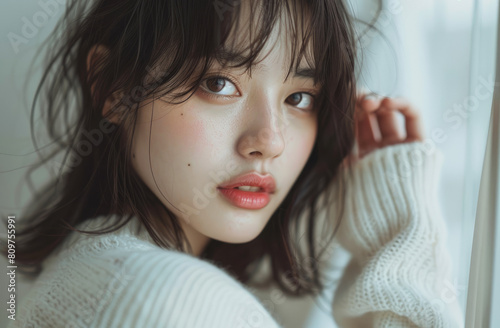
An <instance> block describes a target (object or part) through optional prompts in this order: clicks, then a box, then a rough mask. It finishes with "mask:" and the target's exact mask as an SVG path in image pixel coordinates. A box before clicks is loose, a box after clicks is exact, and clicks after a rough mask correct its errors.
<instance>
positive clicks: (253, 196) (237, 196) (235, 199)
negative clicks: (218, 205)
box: [218, 188, 269, 210]
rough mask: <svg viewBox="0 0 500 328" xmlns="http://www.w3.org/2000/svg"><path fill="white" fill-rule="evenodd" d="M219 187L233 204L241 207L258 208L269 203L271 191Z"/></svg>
mask: <svg viewBox="0 0 500 328" xmlns="http://www.w3.org/2000/svg"><path fill="white" fill-rule="evenodd" d="M218 189H219V191H220V192H221V194H222V195H223V196H224V197H226V199H227V200H229V201H230V202H231V203H232V204H233V205H235V206H238V207H241V208H245V209H249V210H258V209H260V208H263V207H265V206H266V205H267V204H268V203H269V193H267V192H254V191H244V190H239V189H234V188H231V189H223V188H218Z"/></svg>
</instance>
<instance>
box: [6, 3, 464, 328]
mask: <svg viewBox="0 0 500 328" xmlns="http://www.w3.org/2000/svg"><path fill="white" fill-rule="evenodd" d="M52 40H53V42H52V43H49V45H50V49H49V50H50V52H49V56H50V57H49V58H50V60H49V62H48V66H47V69H46V72H45V75H44V76H43V80H42V81H41V84H40V87H39V89H38V92H37V98H36V100H37V102H36V104H39V105H40V106H41V108H42V109H43V110H45V111H46V112H45V116H44V117H45V119H46V121H47V127H48V131H49V133H50V137H51V138H52V139H53V140H54V142H55V144H56V145H57V146H58V147H57V149H56V150H55V151H54V152H53V153H51V154H49V156H47V157H46V158H45V159H44V162H45V163H47V162H50V161H51V160H53V158H54V157H55V156H56V155H57V154H58V153H59V151H60V150H66V152H65V153H64V154H65V156H64V158H63V160H62V165H61V170H60V174H59V176H58V177H57V179H55V180H54V181H52V182H51V183H50V184H49V185H47V186H46V187H45V189H43V190H42V192H40V193H39V194H38V195H37V196H36V198H35V199H34V201H33V204H31V206H30V207H29V212H27V213H24V215H23V216H24V217H23V219H22V221H21V222H20V223H22V224H23V225H22V226H20V227H18V229H17V231H18V232H17V236H16V263H18V264H19V265H20V267H22V268H23V269H24V270H25V271H28V269H33V270H31V272H32V273H33V275H35V276H36V282H35V285H34V288H33V289H32V290H31V291H30V293H29V295H26V296H24V299H23V300H21V302H22V306H21V307H20V308H19V310H18V313H17V314H16V320H15V321H13V322H12V327H278V326H279V323H278V322H277V321H276V320H275V319H274V318H273V316H272V313H270V312H268V311H267V310H266V309H265V307H264V306H263V304H261V303H260V302H259V301H258V300H257V298H256V297H255V296H253V295H252V294H251V293H250V292H249V291H248V289H247V286H246V285H245V284H247V283H250V281H251V280H252V278H253V277H254V276H255V274H256V273H257V272H258V270H259V269H260V268H261V266H262V264H263V263H264V260H265V259H267V260H269V264H270V267H271V273H270V274H269V276H267V278H268V279H267V280H268V281H269V282H272V283H274V284H276V285H277V286H278V288H279V289H280V290H281V291H282V292H284V293H286V294H287V295H294V296H297V297H298V296H304V295H316V294H318V293H320V292H321V291H322V290H323V288H324V286H325V281H324V280H323V279H322V277H321V270H320V263H321V261H323V260H324V258H323V257H322V256H323V255H324V252H325V250H326V249H327V247H329V246H330V245H331V243H339V244H340V245H342V246H343V247H344V248H345V249H347V250H348V251H349V252H350V253H351V254H352V259H351V261H350V263H349V265H348V266H347V268H346V269H345V271H344V274H343V279H342V281H341V282H340V285H339V287H338V288H337V292H336V295H335V301H334V303H333V304H332V309H333V315H334V318H332V320H333V319H334V320H336V321H337V323H338V325H339V326H340V327H460V326H461V325H462V322H461V320H462V316H461V313H460V310H459V309H458V307H457V306H456V302H448V301H447V299H443V296H442V293H443V291H444V289H445V287H446V282H447V279H448V277H449V272H448V271H449V268H450V262H449V258H448V254H447V252H446V248H445V243H446V242H445V241H446V233H445V232H446V230H445V225H444V222H443V220H442V218H441V215H440V213H439V206H438V204H437V203H436V198H437V197H436V195H437V194H436V189H437V181H438V174H439V171H438V170H439V164H440V160H441V156H442V155H441V154H440V153H439V152H437V151H436V150H435V149H433V148H432V147H428V145H427V144H426V143H424V142H423V141H424V135H423V132H422V126H421V123H420V120H419V115H418V113H417V112H416V111H415V110H414V109H413V108H412V107H411V106H410V105H409V104H407V103H406V102H404V101H403V100H401V99H391V98H383V99H381V98H369V97H365V95H364V94H359V93H358V95H357V91H356V68H357V66H358V64H357V61H356V56H357V49H356V37H355V33H354V29H353V20H352V18H351V17H350V16H349V12H348V10H347V7H346V4H345V3H344V2H342V1H339V0H316V1H299V0H288V1H279V0H276V1H271V0H266V1H249V0H242V1H228V2H225V1H218V0H213V1H212V0H211V1H195V0H168V1H165V0H162V1H160V0H142V1H133V0H96V1H90V2H88V1H81V0H75V1H70V2H69V4H68V9H67V11H66V13H65V15H64V18H63V20H62V21H61V23H60V25H59V26H58V29H57V30H56V32H55V33H54V35H53V39H52ZM39 95H44V97H43V98H42V97H39ZM397 112H400V113H402V114H403V115H404V116H405V122H406V124H405V131H402V132H401V131H399V130H398V126H397V120H396V113H397ZM75 113H76V115H75ZM377 126H378V129H379V130H380V131H378V133H377V131H376V130H377V129H376V127H377ZM374 127H375V129H374ZM328 229H329V230H328ZM318 230H321V236H320V233H318ZM325 231H328V232H329V233H328V234H327V236H328V237H327V238H325V237H324V235H325V234H324V232H325ZM334 238H335V239H334Z"/></svg>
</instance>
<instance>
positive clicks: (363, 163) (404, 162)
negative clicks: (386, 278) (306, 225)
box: [338, 142, 446, 265]
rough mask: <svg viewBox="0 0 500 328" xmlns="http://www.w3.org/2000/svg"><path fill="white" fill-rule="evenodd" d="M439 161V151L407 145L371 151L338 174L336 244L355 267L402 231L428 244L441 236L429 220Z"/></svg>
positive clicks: (440, 226) (440, 227) (434, 213)
mask: <svg viewBox="0 0 500 328" xmlns="http://www.w3.org/2000/svg"><path fill="white" fill-rule="evenodd" d="M442 162H443V155H442V153H441V151H440V150H438V149H436V148H430V147H428V146H427V145H426V144H424V143H422V142H412V143H405V144H398V145H394V146H388V147H385V148H382V149H379V150H376V151H374V152H372V153H370V154H368V155H367V156H365V157H363V158H362V159H361V160H359V161H358V162H356V163H355V164H353V165H352V166H351V168H350V169H349V168H348V169H344V170H343V171H342V173H341V174H342V175H343V176H344V178H345V181H346V182H347V183H346V197H345V203H344V205H345V208H344V210H345V212H344V214H345V215H344V218H343V219H342V222H341V224H340V230H339V233H338V239H339V241H340V243H341V244H342V245H343V246H344V247H345V248H346V249H347V250H348V251H350V252H351V254H352V255H353V257H354V258H355V259H356V260H357V261H358V263H359V264H360V265H364V264H365V263H366V261H368V260H369V259H370V258H371V257H372V256H373V255H374V254H375V253H376V252H377V251H378V250H380V249H381V248H382V247H384V245H386V244H387V243H389V242H391V240H392V239H393V238H394V237H395V236H396V235H398V233H399V232H401V231H402V230H406V231H408V237H409V238H411V237H412V236H418V239H419V242H423V243H428V244H434V243H435V242H436V240H437V239H438V238H442V236H441V237H439V236H440V235H442V234H445V233H446V228H445V226H444V222H442V221H440V220H435V218H437V217H440V213H439V210H440V208H439V206H438V203H437V199H438V194H437V191H438V183H439V178H440V176H439V175H440V168H441V165H442ZM433 218H434V220H432V219H433Z"/></svg>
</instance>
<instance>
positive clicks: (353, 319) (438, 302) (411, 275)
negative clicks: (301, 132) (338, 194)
mask: <svg viewBox="0 0 500 328" xmlns="http://www.w3.org/2000/svg"><path fill="white" fill-rule="evenodd" d="M422 149H424V145H423V144H422V143H410V144H403V145H396V146H391V147H386V148H383V149H381V150H377V151H375V152H373V153H371V154H369V155H367V156H366V157H364V158H363V159H362V160H360V161H359V162H357V163H356V164H355V165H354V166H353V168H352V173H353V174H352V175H350V176H348V184H347V197H346V203H345V205H346V208H345V210H346V212H345V217H344V219H343V222H342V224H341V225H340V230H339V231H338V234H337V236H338V237H337V238H338V242H339V243H340V244H341V245H342V246H343V247H344V248H345V249H347V250H348V251H349V252H350V253H351V254H352V259H351V262H350V263H349V265H348V266H347V267H346V268H345V271H344V273H343V278H342V280H341V282H340V283H339V288H338V289H337V292H336V294H335V299H334V302H333V313H334V316H335V320H336V321H337V323H338V324H339V327H425V328H428V327H463V323H462V314H461V312H460V309H459V308H458V306H457V304H456V302H449V301H447V300H448V299H443V298H442V296H441V295H442V292H443V290H444V288H445V286H446V282H447V281H446V280H447V279H448V277H449V274H450V272H449V269H450V267H451V261H450V259H449V256H448V253H447V251H446V248H445V243H446V227H445V224H444V222H443V221H442V218H441V214H440V212H439V206H438V204H437V192H436V191H437V181H438V178H439V176H438V173H439V172H438V171H439V166H440V162H441V161H442V155H441V154H440V153H439V152H437V151H434V152H432V153H431V154H427V153H425V152H422ZM417 153H420V157H418V154H417ZM334 186H335V185H334ZM115 218H116V217H115ZM111 219H113V216H111V217H109V218H108V217H104V216H103V217H97V218H94V219H92V220H88V221H86V222H84V223H82V224H81V225H79V226H78V228H79V229H83V230H93V229H98V228H103V225H104V224H106V223H107V222H110V220H111ZM9 327H11V328H15V327H56V328H57V327H124V328H127V327H182V328H185V327H189V328H196V327H209V328H210V327H217V328H219V327H228V328H229V327H231V328H240V327H241V328H246V327H248V328H250V327H252V328H253V327H260V328H266V327H279V325H278V323H277V322H276V321H275V320H274V319H273V318H272V316H271V315H270V314H269V312H267V311H266V309H265V308H264V307H263V306H262V304H261V303H260V302H259V300H258V299H257V298H256V297H255V296H254V295H253V294H252V293H250V292H249V290H248V289H247V288H246V287H245V286H244V285H242V284H241V283H239V282H238V281H237V280H235V279H234V278H233V277H232V276H230V275H229V274H228V273H227V272H226V271H224V270H223V269H221V268H219V267H217V266H215V265H214V264H212V263H211V262H208V261H204V260H200V259H198V258H196V257H193V256H191V255H189V254H184V253H181V252H177V251H172V250H165V249H161V248H159V247H158V246H156V245H154V243H153V241H152V239H151V238H150V237H149V235H148V234H147V232H146V231H145V229H144V228H143V227H142V226H141V224H140V222H139V221H138V220H137V219H136V218H134V220H132V221H130V222H129V223H128V224H127V225H125V226H124V227H122V228H121V229H119V230H118V231H115V232H112V233H108V234H106V235H100V236H91V235H85V234H79V233H72V234H71V235H70V236H69V237H68V238H67V239H66V240H65V242H64V243H63V244H62V245H60V247H58V249H57V250H56V251H55V252H54V253H53V254H52V255H51V256H50V257H49V258H48V259H47V260H46V261H45V262H44V270H43V272H42V273H41V275H40V277H38V279H37V281H36V283H35V285H34V287H33V288H32V290H31V291H30V293H29V294H28V295H25V296H24V299H23V300H21V306H20V308H19V309H18V313H17V316H16V321H13V322H11V323H10V326H9Z"/></svg>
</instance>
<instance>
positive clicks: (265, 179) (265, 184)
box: [219, 172, 276, 193]
mask: <svg viewBox="0 0 500 328" xmlns="http://www.w3.org/2000/svg"><path fill="white" fill-rule="evenodd" d="M239 186H251V187H260V188H262V189H263V191H264V192H267V193H274V190H275V189H276V182H275V181H274V178H273V177H272V175H270V174H267V175H260V174H258V173H255V172H250V173H246V174H242V175H239V176H237V177H235V178H232V179H231V180H229V181H227V182H224V183H223V184H221V185H220V186H219V188H225V189H230V188H235V187H239Z"/></svg>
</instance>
